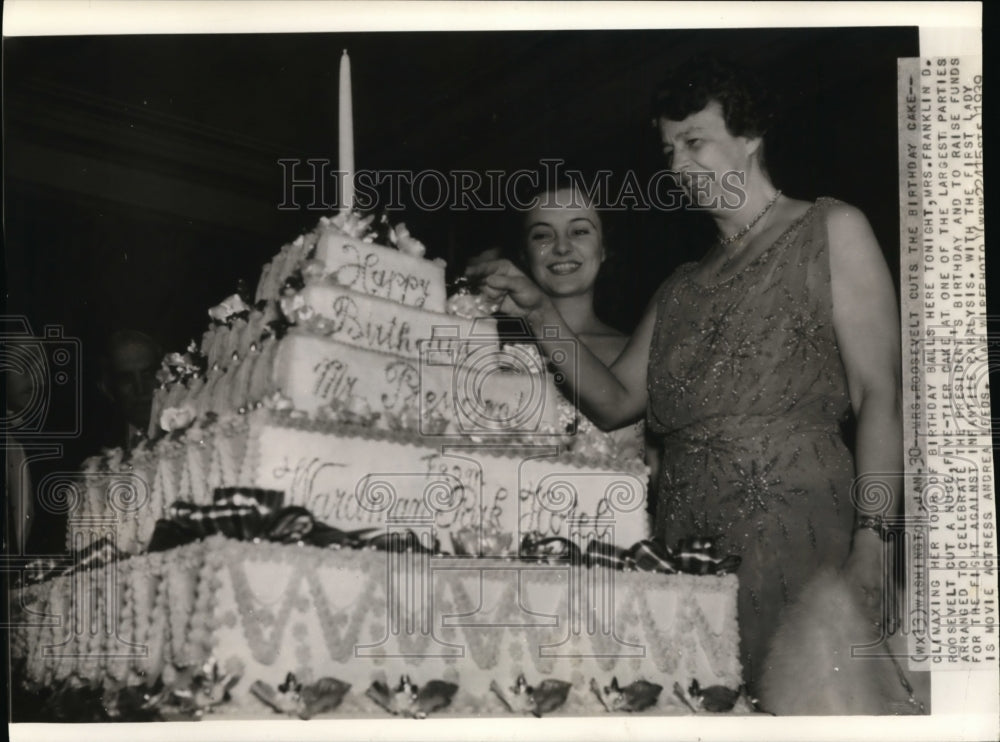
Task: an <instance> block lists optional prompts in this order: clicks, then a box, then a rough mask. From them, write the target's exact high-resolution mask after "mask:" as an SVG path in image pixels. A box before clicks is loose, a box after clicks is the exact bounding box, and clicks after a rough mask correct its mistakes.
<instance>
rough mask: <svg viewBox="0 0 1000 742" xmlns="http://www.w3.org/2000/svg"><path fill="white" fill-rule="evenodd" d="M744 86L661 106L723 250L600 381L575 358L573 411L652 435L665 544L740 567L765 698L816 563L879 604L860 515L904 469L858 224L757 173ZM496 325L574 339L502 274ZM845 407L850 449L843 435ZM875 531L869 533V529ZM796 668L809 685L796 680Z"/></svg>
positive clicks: (756, 140) (748, 641)
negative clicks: (864, 488)
mask: <svg viewBox="0 0 1000 742" xmlns="http://www.w3.org/2000/svg"><path fill="white" fill-rule="evenodd" d="M753 90H754V88H753V87H749V86H746V85H743V84H741V83H740V73H739V71H738V70H732V69H729V68H725V67H721V66H715V65H701V66H693V67H689V68H688V69H687V70H679V71H678V72H677V76H675V78H674V79H673V80H671V81H667V83H665V84H664V86H663V87H662V88H661V90H660V93H659V95H658V98H657V109H656V111H655V115H656V124H657V128H658V130H659V134H660V138H661V141H662V143H663V148H664V152H665V154H666V155H667V158H668V160H669V161H670V162H671V164H672V167H673V169H674V170H675V171H676V172H677V173H678V176H679V179H680V181H681V183H682V185H683V187H684V188H685V190H686V191H687V193H688V195H689V197H690V199H691V200H692V201H693V202H694V203H695V204H697V206H698V207H699V208H701V209H703V210H705V211H707V212H708V214H709V215H710V216H711V217H712V219H713V220H714V222H715V225H716V227H717V230H718V239H717V240H716V242H715V243H714V244H713V245H712V246H711V247H710V248H709V249H708V250H707V251H706V253H705V254H704V257H703V258H702V259H701V260H700V261H699V262H697V263H690V264H686V265H683V266H681V267H680V268H679V269H678V270H677V271H676V272H675V273H674V274H673V275H672V276H670V277H669V278H668V279H667V280H666V281H665V282H664V283H663V285H662V286H661V287H660V289H659V290H658V291H657V292H656V295H655V296H654V298H653V300H652V302H651V303H650V306H649V307H648V309H647V311H646V313H645V316H644V318H643V319H642V320H641V322H640V324H639V326H638V327H637V329H636V331H635V333H634V334H633V336H632V338H631V339H630V341H629V343H628V345H627V346H626V348H625V349H624V351H623V352H622V354H621V355H620V356H619V357H618V359H617V360H616V361H615V363H614V364H612V366H611V367H610V369H608V368H606V367H605V366H604V365H603V364H601V363H600V362H599V360H598V359H597V358H595V357H594V356H593V355H592V354H588V353H586V352H584V351H581V359H580V364H579V372H578V373H577V374H576V376H575V377H573V378H570V379H569V383H571V384H574V385H575V387H576V389H577V391H578V393H579V397H580V400H581V406H582V407H583V409H584V411H585V412H586V413H587V414H588V415H589V416H590V417H591V419H593V420H594V421H596V422H597V423H598V424H599V425H602V426H604V427H607V428H613V427H618V426H620V425H622V424H624V423H626V422H628V421H630V420H633V419H637V418H639V417H640V416H642V415H643V414H645V415H646V419H647V422H648V424H649V425H650V426H651V427H652V428H653V429H654V430H655V431H656V432H658V433H659V434H660V435H662V437H663V444H662V451H661V467H662V469H661V475H660V482H659V492H658V493H657V497H658V502H657V507H656V512H657V523H656V535H657V536H658V537H660V538H662V539H663V540H664V541H665V542H666V543H667V544H673V543H675V542H676V541H677V539H679V538H682V537H687V536H694V535H714V536H717V537H719V539H720V541H719V543H720V547H721V549H722V550H723V551H724V552H725V553H735V554H739V555H740V556H741V557H742V560H743V561H742V564H741V566H740V569H739V580H740V591H739V620H740V635H741V651H742V659H743V664H744V673H745V678H746V680H747V682H748V684H749V686H750V688H751V691H754V690H755V689H756V685H757V684H758V682H759V680H760V676H761V673H762V671H763V669H764V668H763V666H762V665H763V659H764V657H765V654H766V651H767V646H768V642H769V640H770V638H771V636H772V634H773V632H774V630H775V628H776V625H777V622H778V617H779V613H780V611H781V609H782V608H783V607H784V606H785V605H786V604H788V602H789V601H791V600H793V599H794V598H795V597H796V595H797V593H798V591H799V590H800V589H801V588H802V587H803V585H804V584H805V583H806V582H807V581H808V580H809V578H810V577H812V576H813V575H814V574H816V573H817V571H818V570H819V569H820V568H821V567H824V566H827V565H833V566H836V567H842V568H843V570H844V572H843V574H844V575H845V576H846V578H847V580H848V582H849V584H850V585H851V586H852V589H854V590H855V592H856V594H857V595H858V596H859V599H861V598H862V596H868V598H869V600H871V599H872V598H873V597H876V596H877V597H880V596H881V587H882V584H883V576H882V542H881V540H880V537H879V536H880V534H879V533H878V532H877V528H868V527H866V526H871V525H873V522H872V520H873V519H871V518H865V517H862V516H863V515H864V513H861V514H858V513H857V512H856V503H855V502H854V498H852V491H853V490H852V487H853V485H854V483H855V482H858V483H865V482H868V483H872V482H875V481H877V482H878V483H879V484H880V485H881V486H882V489H881V491H882V492H884V493H885V502H883V503H881V504H882V506H883V508H882V512H884V513H886V514H888V513H890V512H892V509H893V508H894V507H895V506H896V501H897V499H898V495H897V489H898V475H893V474H892V473H893V472H901V471H902V425H901V416H900V415H901V413H900V401H899V400H900V382H899V364H900V358H899V354H900V344H899V326H898V310H897V307H896V298H895V292H894V290H893V286H892V282H891V278H890V275H889V271H888V268H887V266H886V263H885V261H884V258H883V257H882V253H881V251H880V249H879V246H878V244H877V243H876V240H875V238H874V235H873V234H872V231H871V228H870V227H869V224H868V221H867V220H866V219H865V217H864V215H863V214H862V213H861V212H860V211H859V210H858V209H856V208H854V207H852V206H849V205H847V204H845V203H842V202H840V201H836V200H833V199H830V198H823V199H820V200H818V201H816V202H815V203H809V202H804V201H799V200H795V199H791V198H789V197H787V196H785V195H783V194H782V193H781V192H780V191H779V190H778V189H777V188H776V187H775V186H774V184H773V183H772V182H771V179H770V177H769V176H768V173H767V170H766V168H765V166H764V160H763V154H764V150H763V134H764V130H765V126H766V120H765V118H764V117H763V116H762V115H761V114H760V113H759V112H758V111H757V110H756V109H757V106H756V100H755V98H754V97H753V96H752V94H751V93H752V91H753ZM471 274H472V275H473V276H478V277H482V278H483V281H484V284H485V287H486V288H485V289H484V290H485V291H486V292H487V293H489V294H492V295H494V296H495V297H496V298H498V299H499V298H500V297H503V310H504V311H510V312H511V313H517V314H521V315H522V316H524V317H526V318H527V321H528V323H529V325H530V326H531V327H532V329H533V331H534V332H535V333H536V335H537V336H538V342H539V345H540V346H541V347H542V348H543V350H545V348H546V340H545V337H544V336H543V333H542V332H541V328H543V327H557V328H559V332H560V335H561V336H562V337H567V336H572V333H571V330H570V328H569V327H568V326H567V325H566V323H565V321H564V320H563V319H562V318H561V317H560V315H559V313H558V311H556V310H555V308H554V306H553V304H552V302H551V300H550V299H549V298H548V297H547V295H546V294H545V293H544V292H542V291H540V290H539V289H538V288H537V287H536V286H535V284H534V283H533V282H532V281H531V280H530V279H529V278H527V277H526V276H524V275H523V274H522V273H521V272H520V271H518V270H517V269H516V268H515V267H514V266H513V265H512V264H510V263H507V262H504V261H496V262H492V263H487V264H484V265H481V266H477V267H476V268H474V269H472V273H471ZM851 408H853V412H854V415H855V418H856V426H857V427H856V441H857V443H856V451H855V452H854V454H853V455H852V453H851V451H849V450H848V448H847V446H846V445H845V443H844V441H843V440H842V438H841V433H840V427H839V423H840V422H841V421H842V419H843V418H844V417H845V415H847V414H848V413H849V410H850V409H851ZM875 523H876V524H877V521H875ZM805 671H808V670H807V669H806V670H805Z"/></svg>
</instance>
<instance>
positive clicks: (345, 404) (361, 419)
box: [316, 395, 379, 428]
mask: <svg viewBox="0 0 1000 742" xmlns="http://www.w3.org/2000/svg"><path fill="white" fill-rule="evenodd" d="M316 418H317V419H318V420H322V421H325V422H333V423H341V424H345V425H360V426H362V427H366V428H371V427H374V426H375V424H376V423H377V422H378V419H379V413H377V412H373V411H372V408H371V406H370V405H369V404H368V402H367V401H366V400H365V399H364V397H359V396H357V395H351V396H349V397H347V398H346V399H334V400H331V401H330V402H328V403H327V404H326V405H324V406H323V407H320V408H319V409H318V410H317V411H316Z"/></svg>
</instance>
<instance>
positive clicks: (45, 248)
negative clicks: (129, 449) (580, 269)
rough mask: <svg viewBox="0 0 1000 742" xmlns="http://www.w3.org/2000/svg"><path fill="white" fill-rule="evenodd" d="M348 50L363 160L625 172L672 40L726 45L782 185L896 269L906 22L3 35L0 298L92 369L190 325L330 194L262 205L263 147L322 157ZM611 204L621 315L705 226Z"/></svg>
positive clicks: (613, 310)
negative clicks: (107, 347) (746, 82)
mask: <svg viewBox="0 0 1000 742" xmlns="http://www.w3.org/2000/svg"><path fill="white" fill-rule="evenodd" d="M345 48H346V49H348V50H349V52H350V55H351V61H352V66H353V87H354V96H353V97H354V115H355V140H356V144H355V149H356V156H355V159H356V163H357V166H358V167H359V168H370V169H396V170H401V169H402V170H413V171H419V170H423V169H430V168H433V169H436V170H439V171H444V172H448V171H451V170H455V169H471V170H475V171H478V172H485V171H486V170H490V169H494V170H504V171H507V172H510V171H512V170H514V169H516V168H519V167H529V168H531V167H535V168H537V167H538V164H539V160H540V159H541V158H551V157H556V158H563V159H565V160H566V161H567V162H568V163H570V164H571V165H573V166H575V167H579V168H581V169H584V170H593V169H596V168H608V169H611V170H612V171H613V173H614V174H615V177H616V178H622V177H624V174H625V173H627V172H628V171H634V172H635V173H636V174H637V176H638V179H639V181H640V182H645V178H648V176H649V175H650V174H651V173H653V172H655V171H656V170H659V169H661V168H663V167H664V162H663V160H662V157H661V155H660V145H659V142H658V141H657V137H656V134H655V131H654V130H653V129H652V127H651V125H650V117H649V112H648V101H649V96H650V93H651V91H652V89H653V87H654V86H655V84H656V82H657V81H658V80H659V79H660V78H661V77H662V76H663V73H664V71H665V70H666V69H667V68H668V67H669V66H670V65H671V64H673V63H675V62H676V61H678V60H682V59H685V58H687V57H688V56H690V55H691V54H695V53H699V52H705V51H709V52H721V53H726V54H727V55H729V56H731V57H733V58H734V59H737V60H741V61H743V62H744V63H746V64H748V65H750V66H752V67H754V68H755V69H757V70H758V71H759V72H761V73H762V74H763V75H764V77H765V79H767V80H768V82H769V85H770V87H771V88H772V89H773V90H774V91H775V92H776V93H777V94H778V96H779V97H780V98H781V99H783V100H784V102H785V105H784V106H783V108H782V117H781V119H780V120H779V122H778V124H777V126H776V127H775V129H774V131H773V132H772V136H771V137H770V140H769V142H768V145H767V146H768V158H769V163H770V168H771V170H772V174H773V176H774V178H775V181H776V183H777V184H778V186H779V187H781V188H783V189H784V191H785V192H786V193H788V194H789V195H791V196H794V197H798V198H809V199H812V198H815V197H817V196H819V195H832V196H836V197H838V198H841V199H843V200H845V201H848V202H850V203H853V204H855V205H857V206H859V207H860V208H862V209H863V210H864V212H865V213H866V214H867V215H868V216H869V219H870V220H871V222H872V224H873V227H874V229H875V232H876V235H877V236H878V238H879V240H880V242H881V244H882V246H883V249H884V250H885V253H886V257H887V260H888V262H889V264H890V266H892V267H893V269H896V263H897V255H898V225H897V213H898V210H897V204H898V186H897V176H896V123H895V121H896V94H895V89H896V88H895V85H896V83H895V80H896V71H895V68H896V59H897V58H898V57H907V56H916V55H917V53H918V33H917V30H916V29H915V28H883V29H878V28H872V29H866V28H853V29H800V30H796V29H781V30H767V29H764V30H749V31H742V30H734V31H719V30H713V31H614V32H605V31H601V32H527V33H520V32H518V33H508V32H504V33H499V32H498V33H378V34H313V35H303V34H289V35H239V36H236V35H221V36H131V37H130V36H124V37H69V38H13V39H5V40H4V48H3V54H4V58H3V63H4V73H3V74H4V84H5V91H4V95H5V100H4V103H5V115H4V148H5V150H4V155H5V161H6V164H7V165H6V177H5V185H6V194H5V203H4V207H5V224H4V230H5V234H4V238H5V261H6V283H7V291H8V294H7V309H6V311H7V312H8V313H16V314H23V315H26V316H27V317H28V318H29V320H30V322H31V323H32V326H33V328H34V329H35V331H36V332H38V331H41V329H42V327H43V326H44V325H51V324H56V325H60V326H62V328H63V329H64V332H65V334H66V335H67V336H70V337H76V338H80V340H81V348H82V353H83V363H84V368H85V369H87V370H90V369H92V368H93V363H92V362H93V360H94V359H95V358H96V355H97V348H98V347H99V344H100V341H101V339H102V338H103V337H105V336H106V335H107V333H108V332H109V331H110V330H112V329H114V328H122V327H129V328H136V329H141V330H146V331H148V332H151V333H153V334H154V335H157V336H159V337H160V338H161V339H162V340H163V342H164V344H165V345H166V346H167V347H168V348H175V349H180V348H182V347H183V346H184V345H186V343H187V341H188V340H189V339H190V338H192V337H197V336H199V335H200V333H201V332H202V331H203V330H204V327H205V325H206V321H205V320H206V314H205V313H206V309H207V307H209V306H211V305H213V304H215V303H216V302H217V301H218V300H220V299H221V298H223V297H224V296H226V295H228V294H229V293H232V291H233V290H235V288H236V285H237V281H238V280H239V279H241V278H243V279H247V280H248V281H249V282H250V283H251V285H253V283H254V282H255V280H256V277H257V276H258V274H259V271H260V268H261V266H262V264H263V263H264V262H265V261H266V260H268V259H269V258H270V257H271V256H272V255H273V254H274V253H275V252H276V251H277V250H278V248H279V247H280V245H281V244H282V243H284V242H286V241H289V240H290V239H292V238H293V237H294V236H295V235H296V234H298V233H300V232H302V231H306V230H308V229H311V228H312V227H313V226H314V224H315V222H316V220H317V219H318V217H319V216H320V214H321V213H325V212H318V211H310V210H308V209H299V210H281V209H279V208H278V204H279V203H280V202H281V200H282V170H281V168H280V167H279V165H278V160H279V158H303V159H304V158H307V157H321V158H323V157H325V158H332V159H333V160H334V161H335V159H336V154H337V144H336V143H337V80H338V63H339V57H340V52H341V49H345ZM403 205H404V209H403V210H402V211H401V212H399V213H396V214H394V215H393V219H394V220H396V221H399V220H404V221H406V222H407V224H408V225H409V226H410V229H411V231H412V232H413V233H414V234H415V235H416V236H418V237H419V238H420V239H422V240H423V241H424V242H425V243H426V244H427V245H428V248H429V251H430V254H431V255H432V256H442V257H445V258H447V259H448V260H449V264H450V265H451V266H452V268H454V269H458V268H460V267H461V266H462V264H463V262H464V259H465V257H466V256H467V255H468V254H471V253H474V252H477V251H479V250H481V249H483V248H485V247H489V246H491V245H494V244H496V243H497V241H498V240H499V239H500V235H501V223H502V217H501V215H498V214H486V213H477V212H471V211H460V212H456V211H453V210H449V209H441V210H437V211H427V210H422V209H419V208H416V207H415V206H414V204H412V203H404V204H403ZM606 223H607V225H608V228H609V239H610V241H611V246H612V247H613V248H614V250H615V253H616V258H615V260H614V261H613V262H612V264H611V265H610V266H609V268H608V276H607V280H606V281H605V282H604V285H603V290H602V293H601V306H600V310H601V313H602V314H603V315H604V316H605V317H606V318H607V319H608V320H609V321H611V322H613V323H615V324H617V325H619V326H621V327H622V328H623V329H626V330H628V329H629V328H630V327H631V326H632V324H633V323H634V322H635V321H636V319H637V318H638V315H639V313H640V312H641V310H642V308H643V306H644V305H645V303H646V301H647V299H648V297H649V296H650V294H651V293H652V292H653V290H654V289H655V288H656V286H657V285H658V284H659V283H660V282H661V281H662V280H663V279H664V278H665V277H666V276H667V275H668V274H669V272H670V271H671V270H672V269H673V268H674V267H676V265H678V264H679V263H680V262H682V261H684V260H690V259H694V258H696V257H697V256H698V255H699V254H700V252H701V251H702V250H703V249H704V247H705V242H704V239H705V234H704V231H703V228H704V225H701V224H699V220H698V219H696V218H692V217H689V216H686V215H684V214H680V213H676V212H663V211H655V210H653V211H638V212H630V213H619V214H612V215H609V216H608V217H607V221H606ZM91 381H92V379H91V378H90V377H87V379H85V383H86V384H90V383H91Z"/></svg>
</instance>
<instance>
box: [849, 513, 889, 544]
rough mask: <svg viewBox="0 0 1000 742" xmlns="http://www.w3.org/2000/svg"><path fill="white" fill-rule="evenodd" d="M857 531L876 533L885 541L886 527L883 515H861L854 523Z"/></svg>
mask: <svg viewBox="0 0 1000 742" xmlns="http://www.w3.org/2000/svg"><path fill="white" fill-rule="evenodd" d="M854 530H855V531H875V533H877V534H878V537H879V538H880V539H882V540H883V541H885V537H886V531H887V529H886V525H885V518H883V517H882V516H881V515H859V516H858V517H857V520H855V521H854Z"/></svg>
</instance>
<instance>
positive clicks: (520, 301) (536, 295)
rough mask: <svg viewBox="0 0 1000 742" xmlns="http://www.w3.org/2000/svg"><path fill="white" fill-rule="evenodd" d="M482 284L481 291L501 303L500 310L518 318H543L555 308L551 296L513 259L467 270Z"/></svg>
mask: <svg viewBox="0 0 1000 742" xmlns="http://www.w3.org/2000/svg"><path fill="white" fill-rule="evenodd" d="M465 275H466V276H467V277H468V278H471V279H476V280H479V281H480V284H479V289H480V292H481V293H482V294H483V295H484V296H485V297H486V298H487V299H488V300H489V301H490V302H493V303H495V304H497V305H498V306H497V311H499V312H501V313H502V314H509V315H512V316H515V317H526V318H527V319H528V320H529V322H530V321H531V319H532V318H533V317H540V316H542V315H544V314H545V311H546V310H547V309H549V308H551V307H552V303H551V301H550V300H549V297H548V295H546V294H545V292H543V291H542V290H541V289H540V288H538V286H537V285H536V284H535V282H534V281H532V280H531V279H530V278H528V277H527V276H526V275H524V273H522V272H521V271H520V270H519V269H518V268H517V266H515V265H514V264H513V263H511V262H510V261H509V260H488V261H486V262H484V263H480V264H478V265H474V266H471V267H469V268H468V270H466V272H465Z"/></svg>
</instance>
